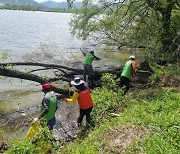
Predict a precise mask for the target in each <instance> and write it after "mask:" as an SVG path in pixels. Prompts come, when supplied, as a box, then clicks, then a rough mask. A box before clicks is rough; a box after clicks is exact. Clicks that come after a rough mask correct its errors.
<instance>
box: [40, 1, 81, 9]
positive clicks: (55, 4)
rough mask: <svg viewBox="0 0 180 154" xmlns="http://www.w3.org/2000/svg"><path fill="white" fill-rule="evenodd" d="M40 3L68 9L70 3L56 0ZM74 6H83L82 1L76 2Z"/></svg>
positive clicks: (49, 6) (50, 6)
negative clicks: (56, 0) (55, 0)
mask: <svg viewBox="0 0 180 154" xmlns="http://www.w3.org/2000/svg"><path fill="white" fill-rule="evenodd" d="M40 4H42V5H44V6H46V7H48V8H60V9H67V8H68V5H67V3H66V2H60V3H57V2H54V1H45V2H42V3H40ZM72 6H73V8H81V7H82V2H74V3H73V5H72Z"/></svg>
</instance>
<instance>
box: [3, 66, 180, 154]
mask: <svg viewBox="0 0 180 154" xmlns="http://www.w3.org/2000/svg"><path fill="white" fill-rule="evenodd" d="M174 67H175V66H166V67H164V66H157V65H156V66H155V67H153V69H154V74H153V75H152V76H151V79H150V80H149V83H151V86H150V87H149V88H144V89H134V90H131V91H130V92H129V93H128V94H127V95H125V96H123V95H122V90H121V89H119V88H118V87H116V84H115V83H116V82H117V81H116V80H115V79H114V77H115V76H114V75H111V74H105V75H104V76H103V77H102V82H104V83H105V84H104V85H103V86H102V88H96V89H94V90H92V95H93V99H94V103H95V107H94V109H93V112H92V117H93V124H92V125H91V126H89V127H87V126H85V125H84V126H83V125H82V126H81V127H79V128H78V132H77V137H76V138H75V139H73V140H71V141H70V142H59V141H54V140H53V137H52V135H51V134H49V133H48V131H47V130H46V131H44V132H43V134H41V135H40V136H41V137H40V138H39V142H32V143H31V142H24V141H22V140H17V139H16V140H15V141H14V142H13V143H12V145H11V148H10V149H9V150H8V151H6V152H5V153H19V154H20V153H36V152H37V151H38V152H39V150H40V151H43V152H44V153H45V151H46V152H47V153H48V151H51V152H52V153H93V154H95V153H121V152H123V153H149V154H152V153H162V154H164V153H173V154H176V153H178V152H179V149H180V146H179V141H180V134H179V131H180V127H179V124H180V123H179V120H180V118H179V114H180V107H179V102H180V94H179V83H178V85H177V84H176V83H177V82H178V81H180V79H179V75H180V74H179V73H180V70H179V68H177V67H176V69H174ZM168 75H170V76H171V79H170V78H169V79H170V80H171V81H170V80H168V81H164V77H166V76H168ZM173 80H177V82H176V81H173ZM167 82H169V86H168V83H167ZM163 83H164V84H163ZM165 84H166V85H165ZM112 89H113V90H112ZM45 145H46V146H45Z"/></svg>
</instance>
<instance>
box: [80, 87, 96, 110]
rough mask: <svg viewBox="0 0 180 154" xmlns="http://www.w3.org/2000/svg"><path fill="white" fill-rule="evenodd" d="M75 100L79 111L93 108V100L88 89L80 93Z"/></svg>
mask: <svg viewBox="0 0 180 154" xmlns="http://www.w3.org/2000/svg"><path fill="white" fill-rule="evenodd" d="M77 100H78V104H79V107H80V108H81V109H88V108H90V107H92V106H93V100H92V97H91V94H90V90H89V88H88V89H86V90H84V91H81V92H80V93H79V97H78V99H77Z"/></svg>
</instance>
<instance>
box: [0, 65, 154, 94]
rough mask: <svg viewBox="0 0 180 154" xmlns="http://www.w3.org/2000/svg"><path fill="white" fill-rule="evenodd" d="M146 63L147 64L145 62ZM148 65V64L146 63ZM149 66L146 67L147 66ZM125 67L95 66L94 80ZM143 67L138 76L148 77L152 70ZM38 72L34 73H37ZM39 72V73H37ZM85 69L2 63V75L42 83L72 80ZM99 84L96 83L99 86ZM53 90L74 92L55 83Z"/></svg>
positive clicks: (0, 70) (0, 66) (66, 92)
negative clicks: (24, 69)
mask: <svg viewBox="0 0 180 154" xmlns="http://www.w3.org/2000/svg"><path fill="white" fill-rule="evenodd" d="M144 65H145V64H144ZM146 65H147V66H148V64H147V63H146ZM18 66H29V67H30V66H33V67H35V68H31V70H30V71H27V70H26V71H23V70H22V69H20V70H18V68H17V67H18ZM147 66H146V67H145V68H147ZM122 68H123V67H110V68H106V69H100V68H94V80H95V82H96V83H99V82H100V79H101V76H102V75H103V74H104V73H112V74H115V75H119V74H120V73H121V71H122ZM145 68H143V70H142V69H141V70H137V74H138V76H140V75H141V74H145V75H146V77H145V78H147V77H148V76H149V75H150V74H151V72H152V70H151V69H148V70H146V69H145ZM42 70H52V72H53V74H54V76H51V77H48V76H43V75H41V74H40V73H39V72H40V71H42ZM35 72H36V74H33V73H35ZM37 72H38V73H37ZM83 72H84V71H83V69H82V68H74V67H68V66H64V65H58V64H46V63H38V62H12V63H0V75H1V76H6V77H12V78H19V79H24V80H29V81H34V82H37V83H40V84H44V83H47V82H48V83H52V82H54V81H58V80H61V81H66V82H70V81H71V80H72V79H73V78H74V76H75V75H83ZM98 85H99V84H97V85H95V86H98ZM52 90H53V91H55V92H57V93H60V94H62V95H69V94H70V93H72V91H71V90H70V89H67V88H59V87H57V86H56V85H53V87H52Z"/></svg>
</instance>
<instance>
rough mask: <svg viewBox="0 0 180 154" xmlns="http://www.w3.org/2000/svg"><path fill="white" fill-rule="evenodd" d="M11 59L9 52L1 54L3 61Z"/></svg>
mask: <svg viewBox="0 0 180 154" xmlns="http://www.w3.org/2000/svg"><path fill="white" fill-rule="evenodd" d="M8 58H9V56H8V52H7V51H3V52H2V54H1V57H0V59H2V60H3V61H5V60H7V59H8Z"/></svg>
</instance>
